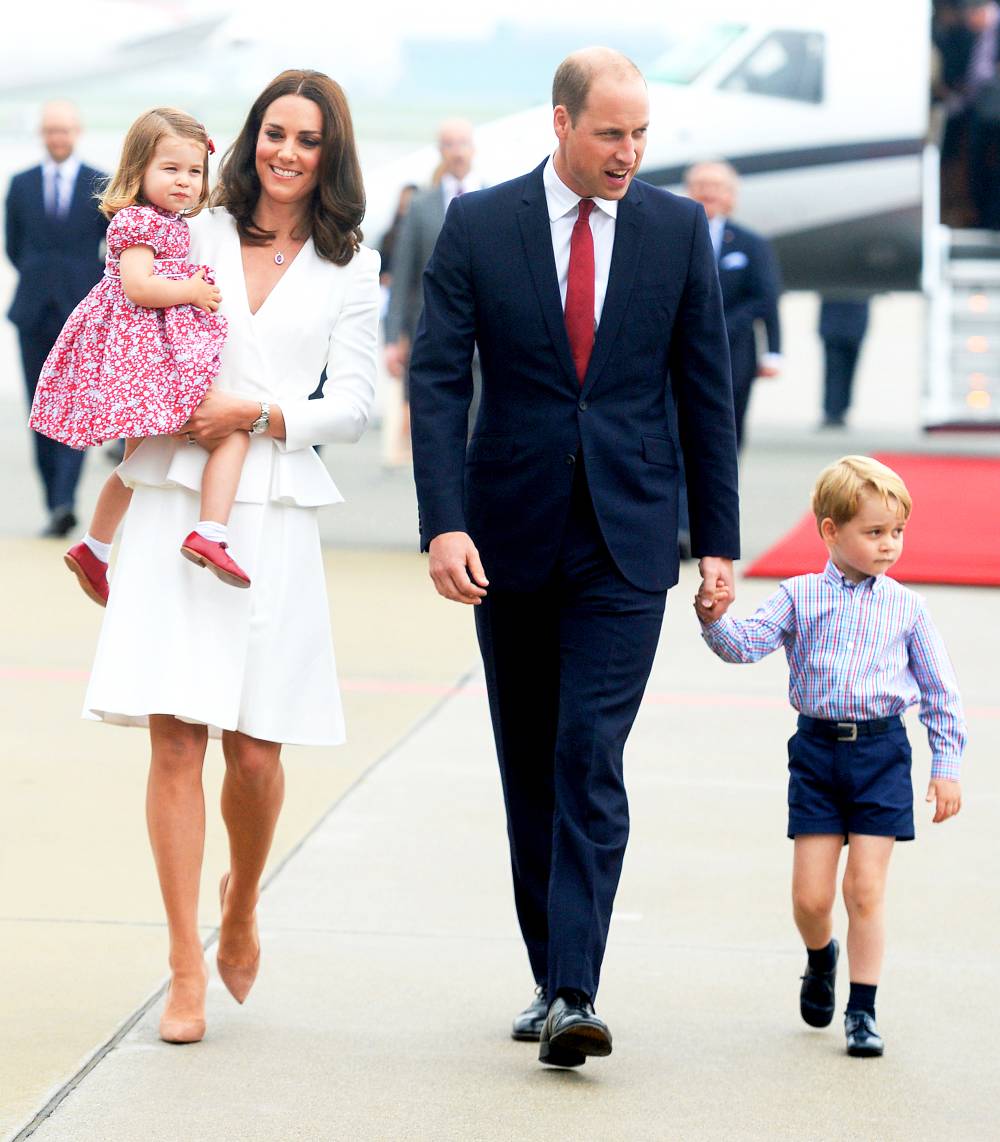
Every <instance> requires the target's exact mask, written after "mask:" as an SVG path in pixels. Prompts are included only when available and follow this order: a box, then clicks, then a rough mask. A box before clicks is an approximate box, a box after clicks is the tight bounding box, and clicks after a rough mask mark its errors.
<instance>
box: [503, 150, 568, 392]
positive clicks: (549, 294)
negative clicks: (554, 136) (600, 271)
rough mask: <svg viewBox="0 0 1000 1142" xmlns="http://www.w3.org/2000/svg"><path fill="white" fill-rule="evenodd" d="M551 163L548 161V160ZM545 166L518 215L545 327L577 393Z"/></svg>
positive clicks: (530, 182)
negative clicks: (553, 238) (543, 177)
mask: <svg viewBox="0 0 1000 1142" xmlns="http://www.w3.org/2000/svg"><path fill="white" fill-rule="evenodd" d="M546 161H548V160H546ZM544 166H545V163H543V164H542V166H540V167H537V168H536V169H535V170H533V171H532V172H531V174H530V175H528V177H527V179H526V180H525V188H524V198H523V200H522V203H521V206H520V208H519V210H518V212H517V221H518V223H519V225H520V227H521V239H522V241H523V242H524V253H525V260H526V261H527V263H528V268H529V270H530V271H531V280H532V283H533V285H534V287H535V293H536V294H537V295H538V304H539V306H540V307H541V310H542V316H543V317H544V318H545V324H546V327H547V328H548V331H549V337H550V338H551V339H552V346H553V348H554V349H555V351H556V356H557V357H558V358H559V362H560V364H561V365H562V367H563V371H564V372H565V373H566V376H567V378H568V379H569V380H570V381H571V383H572V385H573V389H574V391H576V390H578V389H579V387H580V384H579V381H578V380H577V376H576V366H575V365H574V364H573V356H572V354H571V353H570V349H569V337H568V336H567V335H566V321H565V319H564V317H563V309H562V299H561V298H560V296H559V279H558V277H557V276H556V259H555V255H554V254H553V253H552V230H551V228H550V226H549V212H548V207H547V205H546V202H545V186H544V184H543V182H542V169H543V167H544Z"/></svg>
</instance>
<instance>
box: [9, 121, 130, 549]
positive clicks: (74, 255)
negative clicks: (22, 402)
mask: <svg viewBox="0 0 1000 1142" xmlns="http://www.w3.org/2000/svg"><path fill="white" fill-rule="evenodd" d="M79 134H80V121H79V118H78V117H77V113H76V109H75V108H74V107H73V106H72V104H69V103H64V102H55V103H49V104H48V105H47V106H46V107H45V109H44V111H43V113H42V124H41V136H42V142H43V143H44V144H45V149H46V151H47V152H48V153H47V155H46V157H45V159H44V160H43V162H42V164H41V166H37V167H32V168H31V169H30V170H27V171H23V172H22V173H21V174H17V175H15V176H14V178H13V179H12V180H11V184H10V190H9V191H8V193H7V205H6V241H7V256H8V258H10V260H11V261H12V262H13V263H14V267H15V268H16V270H17V272H18V285H17V291H16V293H15V294H14V301H13V303H12V304H11V307H10V310H9V311H8V313H7V316H8V317H9V318H10V320H11V321H12V322H13V323H14V325H16V326H17V332H18V337H19V339H20V343H21V360H22V363H23V365H24V380H25V385H26V387H27V394H28V405H29V407H30V405H31V402H32V400H33V399H34V396H35V386H36V385H37V384H38V375H39V373H40V372H41V370H42V365H44V364H45V358H46V357H47V356H48V355H49V350H50V349H51V348H52V346H53V344H54V343H55V340H56V338H57V337H58V336H59V332H60V330H61V329H62V327H63V323H64V322H65V320H66V318H67V317H69V315H70V313H71V312H72V310H73V308H74V306H75V305H76V304H77V302H79V301H80V300H81V299H82V298H83V297H84V295H85V294H86V293H87V291H88V290H89V289H90V288H91V287H92V286H93V285H94V284H95V282H97V281H98V280H99V279H100V276H101V274H102V273H103V272H104V263H103V261H102V258H101V243H102V242H103V240H104V233H105V231H106V230H107V227H108V223H107V220H106V219H105V218H104V217H103V216H102V215H101V214H100V212H99V211H98V209H97V204H96V202H95V200H94V193H95V190H96V189H97V184H98V182H99V181H100V179H101V178H102V177H103V176H102V174H101V172H100V171H98V170H94V169H93V167H88V166H85V165H84V164H83V163H81V162H80V160H79V159H78V158H77V157H76V155H75V154H74V153H73V152H74V149H75V147H76V141H77V139H78V137H79ZM33 436H34V443H35V463H36V465H37V467H38V472H39V475H40V476H41V478H42V483H43V485H44V488H45V502H46V506H47V508H48V511H49V521H48V524H47V526H46V528H45V530H44V532H43V533H42V534H43V535H50V536H63V535H66V534H67V533H68V532H69V531H70V530H71V529H72V528H73V527H74V526H75V525H76V517H75V515H74V499H75V496H76V485H77V481H78V480H79V478H80V468H81V466H82V464H83V452H80V451H77V450H76V449H73V448H68V447H67V446H66V445H65V444H59V443H57V442H56V441H55V440H49V439H48V437H45V436H42V435H41V434H40V433H37V432H35V433H33Z"/></svg>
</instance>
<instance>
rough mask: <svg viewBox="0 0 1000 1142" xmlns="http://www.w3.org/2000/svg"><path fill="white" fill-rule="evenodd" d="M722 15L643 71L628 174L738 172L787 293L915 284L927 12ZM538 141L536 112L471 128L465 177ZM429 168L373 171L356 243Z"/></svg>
mask: <svg viewBox="0 0 1000 1142" xmlns="http://www.w3.org/2000/svg"><path fill="white" fill-rule="evenodd" d="M713 7H716V6H713ZM748 10H749V11H750V12H751V14H749V15H746V14H744V15H743V16H740V15H739V13H740V12H743V13H747V12H748ZM733 11H734V12H735V13H736V14H735V15H734V16H733V17H732V18H731V19H726V18H716V19H715V21H714V22H713V23H709V24H706V25H704V26H702V27H700V28H692V29H691V30H690V32H689V34H685V35H683V36H681V37H680V38H679V39H678V40H677V42H676V43H675V44H674V46H673V47H672V48H671V49H670V50H669V51H668V52H667V53H666V54H665V55H664V56H663V57H662V58H660V59H659V60H657V61H655V62H654V63H653V64H652V65H651V66H645V67H644V68H643V70H644V73H645V75H646V79H647V81H648V83H649V94H650V130H649V140H648V143H647V147H646V155H645V159H644V161H643V165H642V168H641V170H640V172H639V177H640V178H643V179H646V180H647V181H649V182H653V183H656V184H658V185H661V186H665V187H669V188H672V189H677V188H678V186H679V185H680V183H681V181H682V176H683V172H684V169H685V168H686V167H687V166H688V165H689V164H690V163H692V162H693V161H696V160H698V159H702V158H707V157H724V158H727V159H728V160H729V161H730V162H732V163H733V164H734V165H735V166H736V168H737V169H738V170H739V171H740V172H741V174H742V176H743V178H742V187H741V194H740V204H739V209H738V212H737V217H738V219H739V220H740V221H742V222H745V223H746V225H748V226H750V227H752V228H754V229H756V230H758V231H760V232H761V233H763V234H765V235H767V236H768V237H769V238H771V239H772V241H773V242H774V245H775V247H776V250H777V253H778V257H779V259H780V262H781V267H782V273H783V276H784V279H785V284H786V286H787V287H788V288H791V289H829V288H834V287H850V288H860V289H865V288H871V289H872V290H876V289H877V290H885V289H916V288H918V287H919V281H920V251H921V191H922V186H921V162H922V153H923V150H924V145H925V138H926V134H927V119H928V90H929V71H930V3H929V0H878V3H874V4H865V5H861V4H860V3H856V2H844V3H841V4H837V5H833V4H828V5H819V4H817V5H812V4H803V3H801V0H797V2H795V3H792V2H790V0H759V2H757V3H753V0H749V2H748V0H744V2H743V3H741V4H736V5H734V6H733ZM668 19H669V17H668ZM554 62H555V61H554ZM637 62H639V63H640V65H641V64H642V61H637ZM455 111H456V113H459V112H460V111H461V108H458V107H456V108H455ZM553 145H554V137H553V134H552V109H551V106H550V105H549V104H548V103H545V104H542V105H540V106H538V107H535V108H533V109H531V110H529V111H525V112H523V113H520V114H516V115H511V116H508V117H506V118H503V119H499V120H496V121H494V122H491V123H487V124H484V125H482V126H480V127H478V128H477V129H476V169H477V171H478V173H479V174H480V175H481V176H482V177H483V179H484V180H485V181H486V182H487V183H488V184H495V183H498V182H502V181H504V180H505V179H508V178H511V177H514V176H515V175H517V174H520V173H522V172H524V171H527V170H529V169H531V168H532V167H533V166H535V165H536V164H537V163H538V162H539V161H540V160H541V159H542V158H543V157H544V156H545V154H546V153H548V152H549V151H551V150H552V148H553ZM436 159H437V155H436V152H435V150H434V148H433V147H432V146H429V147H426V148H423V149H422V150H420V151H417V152H415V153H413V154H410V155H407V156H406V157H405V158H403V159H400V160H397V161H394V162H392V163H390V164H386V165H385V166H383V167H381V168H379V169H378V170H377V171H374V172H372V174H371V175H370V176H369V178H368V180H367V188H368V193H369V210H368V216H367V220H366V226H365V229H366V231H367V233H368V234H369V236H370V238H371V239H373V240H377V239H378V236H379V235H380V234H381V233H382V232H383V231H384V229H385V228H386V227H387V226H388V224H389V222H390V220H391V217H392V212H393V210H394V208H395V203H396V199H397V197H398V191H399V188H400V186H402V185H403V184H404V183H406V182H417V183H424V182H426V181H427V179H428V177H429V175H430V172H431V171H432V170H433V168H434V165H435V162H436Z"/></svg>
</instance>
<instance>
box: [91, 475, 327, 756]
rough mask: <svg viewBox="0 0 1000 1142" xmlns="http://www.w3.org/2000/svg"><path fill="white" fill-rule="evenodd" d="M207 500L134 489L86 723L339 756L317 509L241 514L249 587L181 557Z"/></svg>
mask: <svg viewBox="0 0 1000 1142" xmlns="http://www.w3.org/2000/svg"><path fill="white" fill-rule="evenodd" d="M198 506H199V499H198V494H197V493H196V492H194V491H191V490H189V489H188V488H184V487H179V486H176V485H175V486H166V487H150V486H145V485H139V486H137V487H136V488H135V490H134V495H133V497H132V503H131V506H130V507H129V511H128V515H127V516H126V520H125V527H124V529H123V532H122V540H121V548H120V551H119V553H118V560H117V563H116V564H115V567H114V574H113V576H112V579H111V597H110V600H109V602H108V607H107V611H106V612H105V617H104V623H103V625H102V627H101V634H100V638H99V640H98V644H97V654H96V657H95V660H94V667H93V670H92V672H91V677H90V684H89V686H88V688H87V696H86V699H85V702H84V710H83V716H84V717H85V718H90V719H94V720H99V721H105V722H111V723H113V724H115V725H125V726H146V725H148V724H149V715H150V714H172V715H174V717H177V718H180V719H181V720H182V721H185V722H192V723H197V724H204V725H207V726H208V727H209V732H210V734H211V735H212V736H213V737H218V736H219V735H220V734H221V732H222V731H223V730H239V731H241V732H242V733H245V734H248V735H249V736H250V737H254V738H259V739H261V740H263V741H271V742H282V743H284V744H287V745H339V744H340V743H341V742H343V740H344V714H343V707H342V705H341V700H340V690H339V688H338V685H337V671H336V664H335V661H334V655H333V641H332V639H331V636H330V618H329V608H328V604H327V597H326V580H325V576H324V571H323V557H322V551H321V548H320V541H319V528H318V523H317V517H316V509H315V508H308V507H297V506H293V505H291V504H287V503H278V502H275V501H273V500H270V501H267V502H265V503H262V504H258V503H239V502H237V503H236V504H235V505H234V506H233V511H232V515H231V517H230V521H229V536H230V542H231V547H230V554H231V555H232V556H233V558H234V559H235V560H236V562H237V563H239V564H240V566H241V567H242V568H243V569H244V570H245V571H246V572H247V574H248V575H249V576H250V579H251V583H252V585H251V587H250V588H249V589H248V590H242V589H240V588H237V587H230V586H228V585H227V584H225V583H222V582H220V581H219V580H218V579H217V578H216V577H215V576H214V575H213V574H212V573H211V572H210V571H208V570H206V569H205V568H201V567H198V566H196V565H195V564H193V563H190V562H189V561H188V560H187V559H185V558H184V557H183V556H182V555H181V553H180V550H179V549H180V545H181V542H182V540H183V539H184V537H185V536H186V535H187V534H188V532H189V531H191V529H192V528H193V527H194V525H195V523H196V522H197V520H198V518H199V517H198Z"/></svg>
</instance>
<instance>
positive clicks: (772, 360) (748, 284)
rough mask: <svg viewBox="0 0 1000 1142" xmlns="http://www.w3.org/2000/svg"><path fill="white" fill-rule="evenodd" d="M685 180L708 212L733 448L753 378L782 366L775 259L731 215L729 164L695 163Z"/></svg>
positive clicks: (733, 191) (734, 182)
mask: <svg viewBox="0 0 1000 1142" xmlns="http://www.w3.org/2000/svg"><path fill="white" fill-rule="evenodd" d="M684 184H685V187H686V190H687V193H688V195H689V197H691V198H693V199H694V200H695V202H700V203H701V205H702V206H703V207H704V208H705V213H706V214H707V215H708V228H709V233H710V234H711V237H712V246H713V248H714V250H715V257H716V261H717V262H718V266H719V282H720V284H721V285H722V305H723V309H724V310H725V313H726V329H727V331H728V334H729V352H730V355H731V358H732V371H733V403H734V405H735V408H736V441H737V447H742V446H743V436H744V423H745V421H746V415H747V406H748V405H749V403H750V390H751V388H752V387H753V383H754V381H755V380H756V379H757V377H776V376H777V375H778V373H779V372H780V370H781V327H780V324H779V321H778V298H779V297H780V295H781V277H780V274H779V270H778V263H777V260H776V258H775V256H774V252H773V251H772V249H771V244H770V242H768V241H767V239H766V238H762V237H761V236H760V235H759V234H755V233H754V232H753V231H752V230H748V229H747V228H746V227H745V226H737V225H736V223H735V222H732V221H731V220H730V215H731V214H732V213H733V211H734V210H735V208H736V197H737V193H738V191H739V176H738V175H737V173H736V171H735V169H734V168H733V167H731V166H730V165H729V163H724V162H706V163H696V164H695V165H694V166H692V167H691V168H690V169H689V170H688V172H687V174H686V175H685V178H684ZM758 321H760V322H763V325H764V329H765V332H766V335H767V349H768V351H767V353H766V354H764V355H763V356H761V357H760V358H758V355H757V331H756V324H757V322H758Z"/></svg>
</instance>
